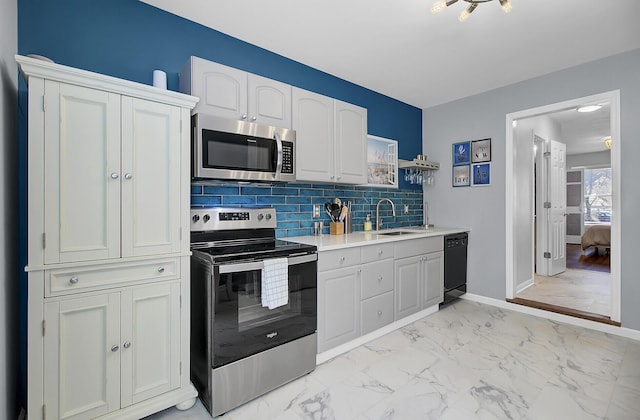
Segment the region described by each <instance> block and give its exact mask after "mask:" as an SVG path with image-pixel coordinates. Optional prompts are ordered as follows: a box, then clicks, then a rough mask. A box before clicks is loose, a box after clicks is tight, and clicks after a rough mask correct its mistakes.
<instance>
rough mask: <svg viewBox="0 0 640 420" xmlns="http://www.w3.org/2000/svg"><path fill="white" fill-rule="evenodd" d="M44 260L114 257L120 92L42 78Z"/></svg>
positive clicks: (117, 250)
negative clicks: (44, 80)
mask: <svg viewBox="0 0 640 420" xmlns="http://www.w3.org/2000/svg"><path fill="white" fill-rule="evenodd" d="M45 110H46V111H45V133H46V135H45V141H44V144H45V168H44V172H45V174H44V182H45V188H44V190H45V200H44V202H45V209H46V211H45V212H44V214H45V220H44V226H45V228H44V229H45V232H44V233H45V249H44V261H45V263H46V264H49V263H57V262H69V261H85V260H98V259H107V258H118V257H119V256H120V95H117V94H113V93H108V92H103V91H99V90H95V89H88V88H84V87H79V86H74V85H67V84H64V83H58V82H52V81H46V82H45Z"/></svg>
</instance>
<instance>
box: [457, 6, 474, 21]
mask: <svg viewBox="0 0 640 420" xmlns="http://www.w3.org/2000/svg"><path fill="white" fill-rule="evenodd" d="M476 7H478V5H477V4H476V3H472V4H471V6H469V7H468V8H466V9H465V10H463V11H462V12H460V16H458V20H459V21H460V22H464V21H465V20H467V19H469V15H470V14H471V13H472V12H473V11H474V10H476Z"/></svg>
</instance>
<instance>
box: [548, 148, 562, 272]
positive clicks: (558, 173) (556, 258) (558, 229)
mask: <svg viewBox="0 0 640 420" xmlns="http://www.w3.org/2000/svg"><path fill="white" fill-rule="evenodd" d="M549 148H550V152H551V155H550V157H549V165H548V168H549V176H548V183H549V190H548V192H549V201H550V202H551V207H550V208H549V217H548V225H547V229H548V234H547V238H549V244H548V249H549V252H550V253H551V258H550V259H549V275H550V276H553V275H555V274H558V273H562V272H563V271H565V270H566V269H567V255H566V250H567V241H566V231H567V227H566V216H567V214H566V213H567V179H566V176H567V159H566V158H567V146H566V145H565V144H563V143H559V142H557V141H554V140H550V141H549Z"/></svg>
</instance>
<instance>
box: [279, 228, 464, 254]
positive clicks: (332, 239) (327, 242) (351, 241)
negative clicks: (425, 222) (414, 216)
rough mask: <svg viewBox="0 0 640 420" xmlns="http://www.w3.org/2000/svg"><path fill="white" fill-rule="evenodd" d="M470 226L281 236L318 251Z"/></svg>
mask: <svg viewBox="0 0 640 420" xmlns="http://www.w3.org/2000/svg"><path fill="white" fill-rule="evenodd" d="M397 231H402V232H411V233H409V234H404V235H382V234H383V233H388V232H397ZM469 231H470V229H468V228H454V227H440V226H437V227H430V228H428V229H425V228H424V227H423V226H420V227H405V228H396V229H384V230H381V231H375V230H372V231H368V232H353V233H346V234H344V235H328V234H323V235H318V236H313V235H307V236H291V237H287V238H281V239H282V240H285V241H289V242H296V243H300V244H306V245H315V246H316V247H318V251H329V250H332V249H344V248H351V247H356V246H363V245H373V244H376V243H383V242H396V241H404V240H408V239H417V238H428V237H431V236H443V235H450V234H453V233H461V232H469Z"/></svg>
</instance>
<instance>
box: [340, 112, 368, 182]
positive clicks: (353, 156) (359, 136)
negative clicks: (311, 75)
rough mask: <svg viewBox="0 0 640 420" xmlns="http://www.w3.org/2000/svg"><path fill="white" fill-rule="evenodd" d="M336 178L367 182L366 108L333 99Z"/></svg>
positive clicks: (341, 180) (344, 180)
mask: <svg viewBox="0 0 640 420" xmlns="http://www.w3.org/2000/svg"><path fill="white" fill-rule="evenodd" d="M335 121H336V124H335V126H336V129H335V136H336V141H335V144H336V146H335V147H336V150H335V160H336V170H335V172H336V174H335V175H336V180H337V181H338V182H342V183H347V184H365V183H366V182H367V110H366V109H364V108H361V107H359V106H356V105H352V104H348V103H346V102H342V101H338V100H336V101H335Z"/></svg>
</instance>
